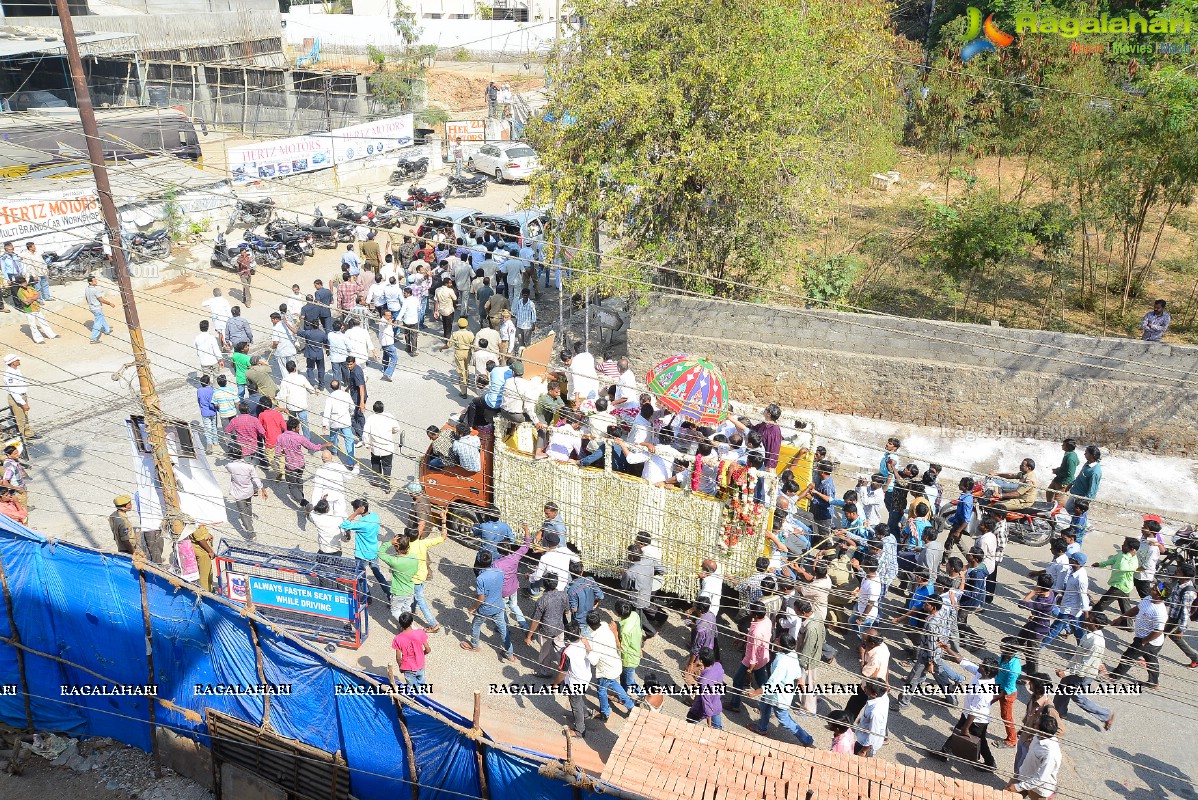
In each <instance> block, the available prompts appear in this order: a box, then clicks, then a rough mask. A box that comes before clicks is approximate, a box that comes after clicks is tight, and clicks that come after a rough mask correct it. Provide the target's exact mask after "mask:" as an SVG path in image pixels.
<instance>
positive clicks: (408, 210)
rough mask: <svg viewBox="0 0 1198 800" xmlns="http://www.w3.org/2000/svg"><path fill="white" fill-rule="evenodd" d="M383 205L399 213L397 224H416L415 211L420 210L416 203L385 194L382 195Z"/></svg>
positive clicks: (388, 193) (409, 199)
mask: <svg viewBox="0 0 1198 800" xmlns="http://www.w3.org/2000/svg"><path fill="white" fill-rule="evenodd" d="M383 203H384V205H388V206H390V207H391V208H392V209H394V210H396V211H398V212H399V218H398V222H402V223H403V224H405V225H415V224H416V211H417V210H418V209H419V208H420V203H418V202H417V201H415V200H413V199H411V198H402V197H399V196H398V195H394V194H391V193H390V192H387V193H386V194H385V195H383Z"/></svg>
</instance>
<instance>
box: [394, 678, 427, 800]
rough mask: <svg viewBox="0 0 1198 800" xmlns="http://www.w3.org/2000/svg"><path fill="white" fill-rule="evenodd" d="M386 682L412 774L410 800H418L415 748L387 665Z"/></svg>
mask: <svg viewBox="0 0 1198 800" xmlns="http://www.w3.org/2000/svg"><path fill="white" fill-rule="evenodd" d="M387 682H388V684H389V685H390V686H391V702H393V703H395V716H396V717H397V718H398V719H399V730H400V732H401V733H402V734H403V743H404V752H405V753H407V756H408V767H409V768H410V769H411V772H412V800H420V777H419V775H418V774H417V772H416V748H415V747H414V746H413V745H412V734H410V733H408V721H407V720H406V719H404V715H403V702H402V701H401V700H400V697H399V688H398V686H397V685H396V683H395V667H393V666H392V665H391V664H388V665H387Z"/></svg>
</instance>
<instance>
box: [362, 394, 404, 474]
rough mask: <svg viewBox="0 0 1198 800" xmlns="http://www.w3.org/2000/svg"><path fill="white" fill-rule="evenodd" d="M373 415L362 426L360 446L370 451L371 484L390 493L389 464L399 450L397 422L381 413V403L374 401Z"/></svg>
mask: <svg viewBox="0 0 1198 800" xmlns="http://www.w3.org/2000/svg"><path fill="white" fill-rule="evenodd" d="M372 409H373V411H374V413H373V414H372V415H370V416H369V417H367V418H366V424H365V425H363V426H362V446H363V447H365V448H367V449H368V450H370V478H371V483H373V484H374V485H375V486H377V487H379V488H380V489H382V490H383V491H385V492H387V493H390V492H391V462H392V461H393V460H394V458H395V453H396V451H397V450H398V449H399V421H398V420H396V419H395V417H393V416H391V415H390V414H388V413H386V412H385V411H383V403H382V401H380V400H375V401H374V405H373V406H372Z"/></svg>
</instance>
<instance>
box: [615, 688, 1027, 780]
mask: <svg viewBox="0 0 1198 800" xmlns="http://www.w3.org/2000/svg"><path fill="white" fill-rule="evenodd" d="M603 780H604V781H605V782H606V783H609V784H611V785H612V786H616V787H619V788H621V789H624V790H627V791H630V792H636V793H638V794H642V795H645V796H646V797H651V798H654V800H807V799H808V792H811V793H812V794H811V800H833V799H835V800H1011V798H1013V797H1015V795H1011V794H1008V793H1006V792H1004V791H1002V790H999V789H993V788H991V787H988V786H981V785H979V784H976V783H973V782H971V781H966V780H961V779H959V778H950V777H947V776H944V775H938V774H937V773H935V772H929V771H928V770H924V769H916V768H915V767H907V766H903V765H901V764H896V763H895V762H893V761H890V760H888V759H886V758H885V757H882V758H858V757H857V756H848V755H844V754H842V753H831V752H828V751H825V750H814V749H811V748H807V747H800V746H798V745H797V744H790V743H785V742H781V741H778V740H776V739H767V738H765V737H763V736H758V735H756V734H754V733H751V732H749V731H740V730H738V731H732V732H723V731H717V730H714V729H712V728H708V727H706V726H704V725H691V724H688V723H687V722H686V720H684V719H680V718H676V717H669V716H666V715H665V714H659V713H653V712H649V711H647V710H645V709H637V710H636V711H634V712H633V714H632V716H631V717H630V718H629V719H628V722H627V723H626V724H625V725H624V731H623V733H622V734H621V736H620V738H619V740H618V741H617V742H616V746H615V747H614V748H613V749H612V751H611V755H609V756H608V759H607V765H606V767H605V768H604V770H603Z"/></svg>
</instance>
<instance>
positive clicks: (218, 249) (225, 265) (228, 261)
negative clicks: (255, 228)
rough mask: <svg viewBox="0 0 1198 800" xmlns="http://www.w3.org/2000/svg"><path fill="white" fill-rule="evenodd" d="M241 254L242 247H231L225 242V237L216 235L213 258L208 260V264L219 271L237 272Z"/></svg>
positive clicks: (219, 234) (220, 234)
mask: <svg viewBox="0 0 1198 800" xmlns="http://www.w3.org/2000/svg"><path fill="white" fill-rule="evenodd" d="M240 253H241V248H240V247H229V246H228V243H227V242H226V241H225V235H224V234H223V233H218V234H217V235H216V242H214V243H213V245H212V256H211V257H210V258H209V259H208V263H210V264H211V265H212V266H214V267H216V268H217V269H227V270H229V271H230V272H236V271H237V256H238V255H239V254H240Z"/></svg>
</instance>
